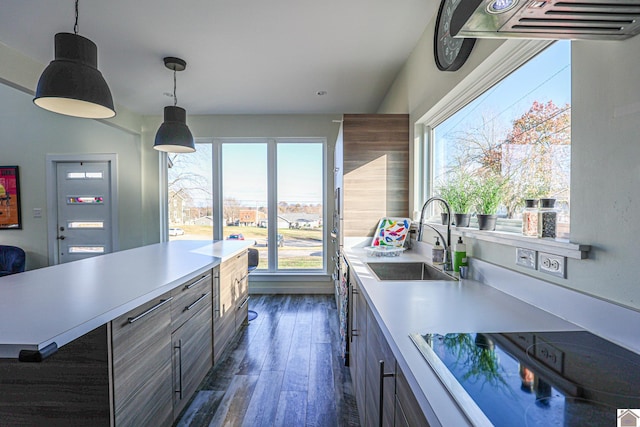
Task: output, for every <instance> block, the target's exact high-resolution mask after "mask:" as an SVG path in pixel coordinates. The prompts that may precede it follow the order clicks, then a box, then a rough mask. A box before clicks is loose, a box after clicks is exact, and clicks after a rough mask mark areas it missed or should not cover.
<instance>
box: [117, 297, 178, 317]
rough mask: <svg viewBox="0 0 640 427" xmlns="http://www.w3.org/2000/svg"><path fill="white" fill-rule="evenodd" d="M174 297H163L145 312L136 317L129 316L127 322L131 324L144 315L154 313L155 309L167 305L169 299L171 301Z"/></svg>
mask: <svg viewBox="0 0 640 427" xmlns="http://www.w3.org/2000/svg"><path fill="white" fill-rule="evenodd" d="M172 299H173V297H169V298H167V299H161V300H160V302H159V303H157V304H156V305H154V306H153V307H151V308H150V309H148V310H147V311H145V312H144V313H140V314H138V315H137V316H135V317H129V318H128V319H127V322H128V323H129V324H131V323H133V322H137V321H138V320H140V319H142V318H143V317H144V316H146V315H147V314H150V313H152V312H153V311H155V310H157V309H159V308H160V307H162V306H163V305H165V304H166V303H168V302H169V301H171V300H172Z"/></svg>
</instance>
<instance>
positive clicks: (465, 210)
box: [438, 172, 473, 227]
mask: <svg viewBox="0 0 640 427" xmlns="http://www.w3.org/2000/svg"><path fill="white" fill-rule="evenodd" d="M438 191H439V193H440V197H442V198H443V199H445V200H446V201H447V203H449V207H450V208H451V212H452V213H453V217H454V224H455V225H456V226H457V227H468V226H469V220H470V219H471V214H470V211H471V208H472V207H473V189H472V187H471V179H470V178H469V177H468V176H466V175H464V174H462V173H460V172H458V173H455V174H454V175H453V176H452V177H451V178H450V179H449V180H447V182H446V183H445V184H443V185H441V186H440V187H439V188H438ZM445 217H446V213H443V214H442V223H443V224H446V223H447V220H446V219H445Z"/></svg>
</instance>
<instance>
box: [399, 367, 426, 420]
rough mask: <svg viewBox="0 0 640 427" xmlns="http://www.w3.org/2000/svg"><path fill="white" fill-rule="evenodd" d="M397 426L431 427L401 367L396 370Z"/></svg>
mask: <svg viewBox="0 0 640 427" xmlns="http://www.w3.org/2000/svg"><path fill="white" fill-rule="evenodd" d="M395 425H396V427H429V423H428V422H427V418H426V417H425V416H424V412H422V409H420V404H418V401H417V400H416V397H415V396H414V394H413V392H412V391H411V388H410V387H409V383H408V382H407V379H406V378H405V376H404V373H403V372H402V370H401V369H399V368H398V369H397V372H396V414H395Z"/></svg>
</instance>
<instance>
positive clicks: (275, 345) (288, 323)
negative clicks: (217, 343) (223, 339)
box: [177, 295, 360, 427]
mask: <svg viewBox="0 0 640 427" xmlns="http://www.w3.org/2000/svg"><path fill="white" fill-rule="evenodd" d="M249 304H250V305H249V309H250V310H254V311H256V312H257V313H258V317H257V318H256V319H254V320H252V321H251V322H249V325H248V326H246V327H244V328H243V329H242V330H241V331H240V333H239V334H238V336H237V337H236V339H235V340H234V342H233V343H232V344H231V345H230V346H229V348H228V349H227V350H226V351H225V353H224V354H223V356H222V358H221V360H220V362H219V363H217V364H216V366H214V367H213V369H212V370H211V371H210V372H209V374H208V375H207V377H206V378H205V380H204V381H203V382H202V384H201V385H200V389H199V390H198V392H197V393H196V394H195V396H194V398H193V399H192V401H191V402H190V404H189V405H188V407H187V409H186V410H185V411H184V412H183V414H182V416H181V417H180V419H179V421H178V422H177V426H190V427H200V426H252V427H254V426H321V427H324V426H359V425H360V423H359V419H358V411H357V408H356V403H355V397H354V395H353V389H352V386H351V376H350V375H349V369H348V368H347V367H345V366H344V364H343V363H342V359H341V357H340V354H339V332H338V331H339V328H338V315H337V313H336V303H335V298H334V296H333V295H252V296H251V300H250V301H249Z"/></svg>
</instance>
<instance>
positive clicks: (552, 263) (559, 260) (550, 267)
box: [538, 252, 567, 279]
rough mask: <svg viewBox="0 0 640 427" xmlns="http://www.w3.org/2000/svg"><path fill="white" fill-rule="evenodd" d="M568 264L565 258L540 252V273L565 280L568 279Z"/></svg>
mask: <svg viewBox="0 0 640 427" xmlns="http://www.w3.org/2000/svg"><path fill="white" fill-rule="evenodd" d="M566 263H567V258H565V257H563V256H560V255H553V254H546V253H543V252H540V254H539V263H538V271H541V272H542V273H547V274H552V275H554V276H558V277H562V278H563V279H564V278H565V277H566V268H565V267H566Z"/></svg>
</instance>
